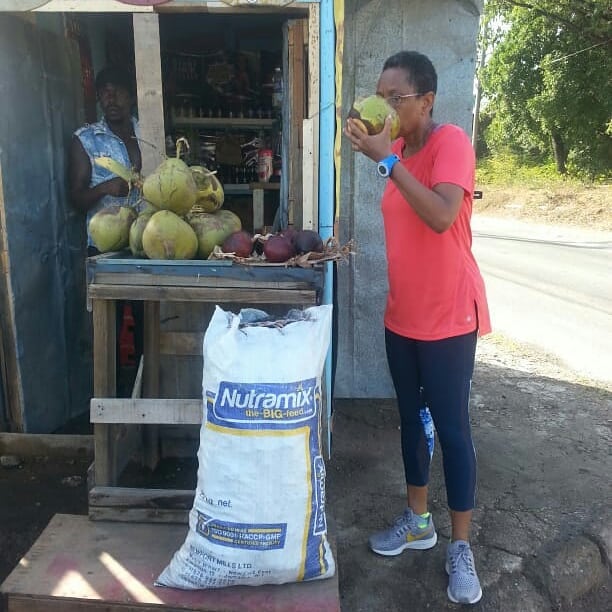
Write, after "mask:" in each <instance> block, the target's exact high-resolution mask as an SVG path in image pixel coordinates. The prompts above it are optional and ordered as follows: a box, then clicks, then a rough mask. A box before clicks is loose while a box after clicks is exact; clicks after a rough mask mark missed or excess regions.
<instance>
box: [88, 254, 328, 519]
mask: <svg viewBox="0 0 612 612" xmlns="http://www.w3.org/2000/svg"><path fill="white" fill-rule="evenodd" d="M323 270H324V269H323V268H322V267H321V268H311V269H302V268H285V267H284V266H274V265H270V264H268V265H259V266H258V265H253V266H245V265H238V264H233V263H232V262H230V261H181V262H174V261H153V260H142V259H134V258H127V257H126V258H121V257H120V256H119V255H118V254H112V255H108V254H107V255H100V256H97V257H91V258H89V259H88V261H87V274H88V301H89V303H90V305H91V308H92V309H93V328H94V331H93V333H94V398H93V399H92V400H91V415H90V418H91V422H92V423H93V424H94V446H95V469H94V481H95V482H94V486H93V488H92V489H91V490H90V493H89V514H90V518H92V519H104V520H115V521H147V522H186V521H187V516H188V511H189V509H190V508H191V506H192V504H193V491H191V490H182V489H132V488H125V487H118V486H117V484H118V479H119V476H120V474H121V472H122V471H123V469H124V467H125V466H126V464H127V462H128V461H129V460H130V459H131V458H133V457H135V456H136V457H140V459H141V461H142V462H143V464H144V465H146V466H148V467H150V468H151V469H153V468H155V466H156V465H157V463H158V461H159V459H160V441H159V431H160V430H159V427H161V426H164V425H177V424H182V425H185V424H192V425H199V424H200V423H201V419H202V414H203V409H202V401H201V399H173V398H170V399H161V398H160V397H159V379H160V347H161V346H162V345H163V346H164V347H165V352H166V353H168V352H170V353H172V351H175V353H174V354H179V353H180V352H181V351H182V350H183V348H182V347H184V346H186V345H187V346H189V347H191V349H190V350H192V351H194V352H195V351H199V354H201V346H202V334H203V331H204V330H202V329H200V330H195V331H194V332H193V333H182V334H180V337H177V336H178V335H177V334H172V335H171V334H168V336H170V337H165V336H164V335H163V334H162V333H161V332H160V304H161V303H162V302H209V303H243V304H245V303H246V304H249V305H253V306H258V305H270V304H286V305H294V306H312V305H315V304H318V303H319V301H320V296H321V291H322V288H323V282H324V271H323ZM117 300H143V301H144V302H145V308H144V310H145V330H144V358H143V363H142V370H141V373H140V374H139V375H138V376H137V378H136V384H135V385H134V392H133V393H132V397H131V398H126V399H117V398H116V380H115V379H116V374H115V365H116V364H115V360H116V357H115V354H116V353H115V351H116V349H115V347H116V327H115V326H116V322H115V303H116V301H117ZM172 347H174V348H172ZM183 354H184V353H183ZM200 375H201V374H200ZM141 396H144V397H143V398H142V397H141ZM323 414H326V408H325V405H324V410H323ZM326 425H327V423H324V428H325V429H326Z"/></svg>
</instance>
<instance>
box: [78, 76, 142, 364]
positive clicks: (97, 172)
mask: <svg viewBox="0 0 612 612" xmlns="http://www.w3.org/2000/svg"><path fill="white" fill-rule="evenodd" d="M96 95H97V98H98V103H99V105H100V108H101V110H102V114H103V117H102V119H101V120H100V121H98V122H97V123H92V124H87V125H84V126H83V127H81V128H79V129H78V130H77V131H76V132H75V133H74V136H73V139H72V144H71V149H70V195H71V198H72V205H73V207H74V208H75V209H76V210H78V211H79V212H82V213H85V214H86V216H87V255H88V257H91V256H93V255H98V254H99V251H98V250H97V249H96V247H95V246H94V244H93V241H92V239H91V236H90V234H89V221H90V219H91V217H92V216H93V215H94V214H95V213H97V212H98V211H99V210H102V209H103V208H105V207H107V206H111V205H113V204H118V205H121V206H126V205H128V206H138V202H139V200H140V198H141V194H140V192H139V191H138V189H135V188H133V187H132V188H130V186H129V185H128V184H127V183H126V181H125V180H123V179H122V178H120V177H118V176H116V175H115V174H113V173H112V172H110V171H109V170H106V169H105V168H102V167H101V166H98V165H97V164H96V163H95V159H96V158H97V157H101V156H106V157H111V158H113V159H114V160H116V161H118V162H120V163H122V164H123V165H124V166H127V167H130V168H133V169H134V170H136V171H138V172H140V170H141V167H142V158H141V154H140V147H139V145H138V122H137V121H136V118H135V117H134V116H133V114H132V108H133V106H134V87H133V81H132V79H131V77H130V75H129V73H128V72H127V71H126V70H124V69H123V68H121V67H117V66H107V67H106V68H103V69H102V70H101V71H100V72H99V73H98V74H97V76H96ZM127 304H128V303H126V302H117V332H118V334H119V331H120V329H121V326H122V325H123V320H124V311H125V307H126V305H127ZM129 305H130V307H131V310H132V315H133V317H134V323H135V325H134V348H135V351H134V352H135V355H134V357H135V359H136V360H138V359H139V357H140V355H141V354H142V336H143V334H142V329H143V325H142V321H143V318H144V317H143V305H142V302H131V303H129ZM117 365H118V366H119V365H120V363H119V359H118V361H117ZM118 372H119V371H118Z"/></svg>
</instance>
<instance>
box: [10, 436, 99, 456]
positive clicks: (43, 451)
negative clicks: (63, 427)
mask: <svg viewBox="0 0 612 612" xmlns="http://www.w3.org/2000/svg"><path fill="white" fill-rule="evenodd" d="M93 453H94V439H93V436H89V435H68V434H26V433H0V455H18V456H20V457H42V456H49V457H83V456H85V457H93Z"/></svg>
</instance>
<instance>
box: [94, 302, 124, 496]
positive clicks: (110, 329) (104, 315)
mask: <svg viewBox="0 0 612 612" xmlns="http://www.w3.org/2000/svg"><path fill="white" fill-rule="evenodd" d="M92 307H93V341H94V342H93V345H94V346H93V362H94V395H97V396H102V397H113V396H114V395H116V372H115V362H116V353H115V344H116V335H117V331H116V327H115V325H116V323H115V303H114V302H108V301H102V300H94V301H93V303H92ZM94 452H95V457H96V461H95V466H94V467H95V481H96V483H97V484H100V485H114V484H116V482H117V478H118V474H117V470H116V465H115V464H114V456H115V453H114V448H113V430H112V425H107V424H100V425H95V426H94Z"/></svg>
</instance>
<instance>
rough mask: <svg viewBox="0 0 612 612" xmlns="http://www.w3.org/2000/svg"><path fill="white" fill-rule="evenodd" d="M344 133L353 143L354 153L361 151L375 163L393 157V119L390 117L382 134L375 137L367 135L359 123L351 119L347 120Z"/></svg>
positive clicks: (386, 120)
mask: <svg viewBox="0 0 612 612" xmlns="http://www.w3.org/2000/svg"><path fill="white" fill-rule="evenodd" d="M343 132H344V135H345V136H346V137H347V138H348V139H349V140H350V141H351V143H352V145H353V151H359V152H360V153H363V154H364V155H366V156H367V157H369V158H370V159H371V160H373V161H375V162H379V161H380V160H381V159H384V158H385V157H388V156H389V155H391V119H390V118H389V117H387V118H386V119H385V126H384V128H383V130H382V132H380V133H378V134H374V135H373V136H370V135H369V134H366V133H365V132H364V131H363V130H362V129H361V128H360V127H359V124H358V122H357V121H355V120H353V119H351V118H350V117H349V118H348V119H347V120H346V126H345V127H344V130H343Z"/></svg>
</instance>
